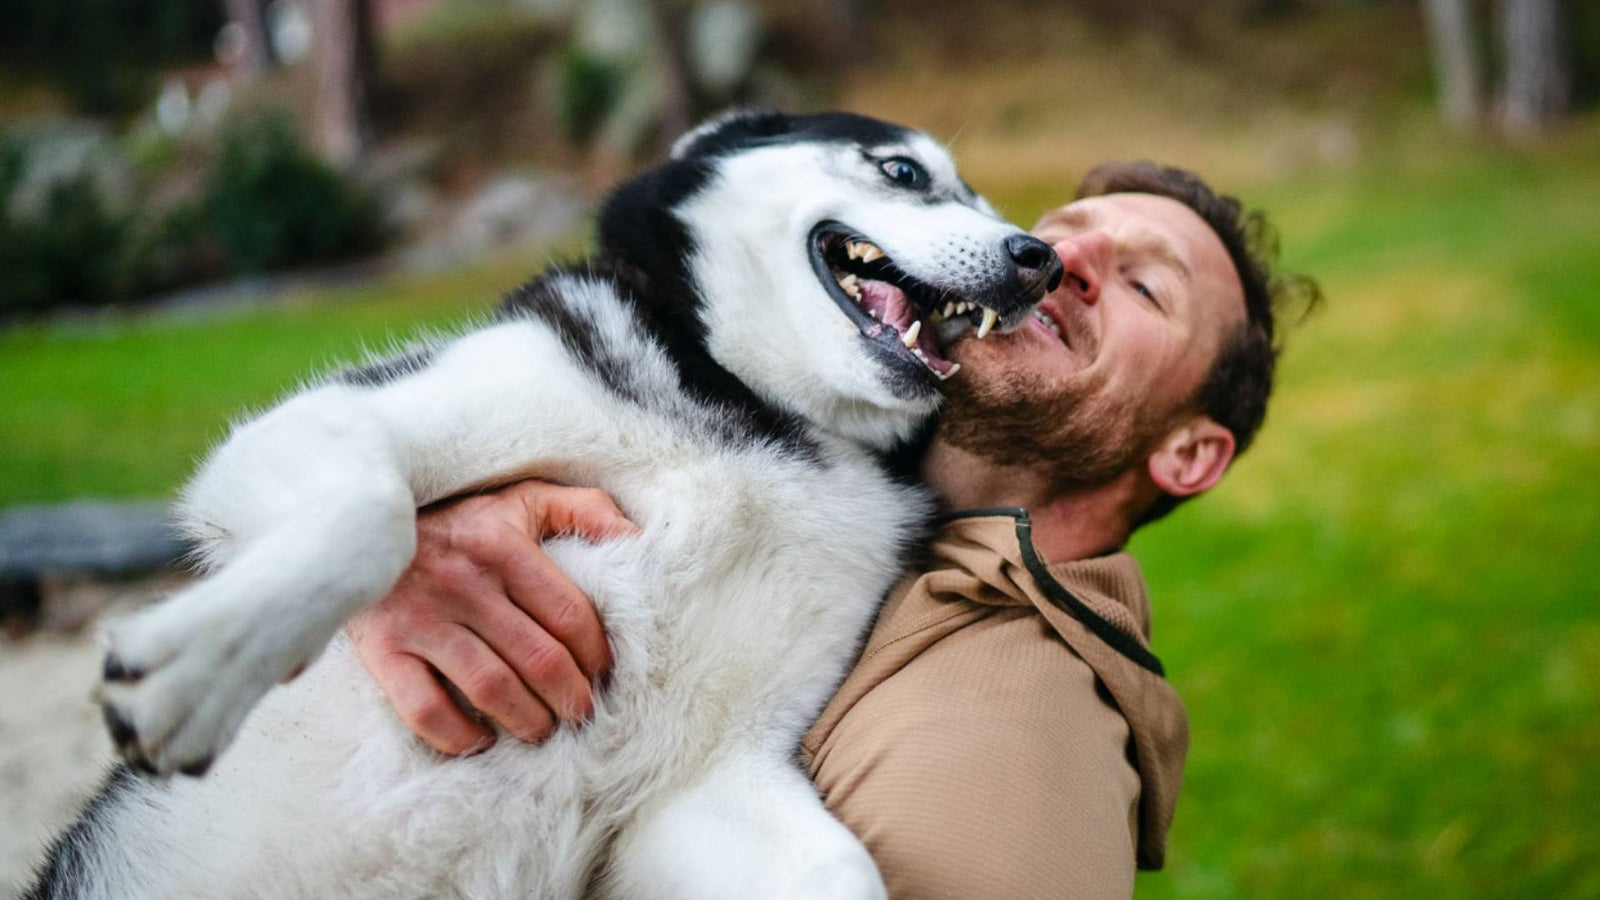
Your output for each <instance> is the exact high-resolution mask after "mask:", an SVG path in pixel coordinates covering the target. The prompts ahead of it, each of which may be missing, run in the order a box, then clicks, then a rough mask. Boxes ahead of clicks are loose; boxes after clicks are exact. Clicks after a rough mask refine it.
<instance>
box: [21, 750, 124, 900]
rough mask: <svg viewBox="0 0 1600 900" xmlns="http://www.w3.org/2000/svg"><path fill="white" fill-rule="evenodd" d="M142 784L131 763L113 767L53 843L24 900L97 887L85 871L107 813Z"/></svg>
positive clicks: (67, 897)
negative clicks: (76, 815)
mask: <svg viewBox="0 0 1600 900" xmlns="http://www.w3.org/2000/svg"><path fill="white" fill-rule="evenodd" d="M143 784H144V782H143V780H142V779H140V778H139V776H138V775H135V774H134V771H133V768H132V767H130V766H127V765H118V766H116V767H115V768H113V769H112V770H111V772H110V774H108V775H107V776H106V780H105V782H104V783H103V784H101V785H100V790H98V791H96V792H95V795H94V797H93V798H91V799H90V800H89V805H88V806H86V807H84V809H83V814H82V815H80V816H79V817H78V821H76V822H74V823H73V825H72V827H71V828H68V829H67V830H66V831H64V832H62V833H61V835H60V836H59V837H57V838H56V839H55V841H54V842H53V843H51V845H50V852H49V853H48V854H46V856H45V862H44V865H43V866H42V867H41V868H40V869H38V870H37V871H36V873H35V875H34V880H33V886H32V887H30V888H28V890H27V891H26V892H25V893H24V894H23V895H22V897H23V900H72V898H75V897H82V896H84V894H85V892H87V891H88V890H89V889H90V888H91V887H95V885H90V884H88V883H87V882H85V881H84V874H85V872H86V870H87V869H88V868H89V862H90V860H91V859H92V858H93V856H94V853H95V851H96V848H97V847H98V846H99V844H100V840H99V838H100V833H101V831H102V830H103V829H104V828H105V818H106V814H107V813H108V812H110V811H111V810H113V809H116V808H118V807H120V806H123V805H124V804H125V802H126V800H127V799H128V796H129V795H132V794H135V793H137V792H138V791H139V790H141V788H142V786H143Z"/></svg>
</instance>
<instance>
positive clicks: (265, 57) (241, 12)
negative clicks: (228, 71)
mask: <svg viewBox="0 0 1600 900" xmlns="http://www.w3.org/2000/svg"><path fill="white" fill-rule="evenodd" d="M228 18H229V19H232V20H233V22H234V24H236V25H238V26H239V30H240V32H241V33H242V34H243V35H244V52H243V54H242V56H241V59H240V63H241V67H242V68H243V69H244V72H245V74H246V75H249V76H251V77H256V76H259V75H264V74H266V73H267V71H268V70H270V69H271V68H272V67H273V66H275V65H277V64H278V56H277V54H276V53H275V52H273V49H272V33H271V31H270V30H269V29H268V27H267V0H228Z"/></svg>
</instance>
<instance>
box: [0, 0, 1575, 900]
mask: <svg viewBox="0 0 1600 900" xmlns="http://www.w3.org/2000/svg"><path fill="white" fill-rule="evenodd" d="M1597 100H1600V5H1596V4H1595V3H1594V2H1592V0H1422V2H1417V0H1222V2H1212V3H1203V2H1201V0H1061V2H1049V3H1047V2H1023V0H993V2H989V3H984V4H978V3H972V2H970V0H589V2H580V0H365V2H363V0H228V2H223V0H7V2H5V3H4V4H3V5H0V123H3V124H0V510H3V512H0V563H3V565H4V566H7V567H8V568H0V620H3V622H4V632H5V635H6V636H5V637H0V746H3V747H4V748H6V749H4V750H3V751H0V820H3V821H4V822H5V828H4V829H3V830H4V831H6V832H7V834H8V836H7V837H5V838H3V839H0V894H3V893H4V892H5V891H6V887H5V885H6V882H7V881H8V880H17V879H21V878H22V877H24V875H25V873H26V870H27V867H28V865H29V863H30V861H31V860H33V859H35V858H37V855H38V853H39V852H40V848H41V847H42V842H43V841H44V840H45V839H46V838H47V837H48V835H49V834H50V833H51V831H52V830H53V829H54V828H56V827H58V826H59V825H60V824H61V823H62V822H63V821H64V820H65V819H66V818H67V817H69V816H70V815H71V814H72V811H73V808H74V805H75V804H76V803H77V802H78V801H79V799H80V798H81V797H82V796H83V791H85V790H86V789H87V787H88V786H89V785H90V784H91V783H92V782H93V780H94V778H95V773H96V769H97V766H98V764H99V763H100V761H102V760H103V759H104V758H105V757H106V754H107V750H106V747H105V741H104V738H102V737H101V736H100V734H99V730H98V728H97V727H96V725H95V721H94V713H93V710H92V708H90V707H89V705H88V704H87V702H86V700H85V696H86V693H87V689H88V685H89V684H90V682H91V680H92V678H93V674H94V671H93V670H94V658H95V653H94V650H93V645H92V641H91V638H90V637H89V635H90V633H91V632H92V629H93V625H94V621H95V619H96V616H98V615H99V614H100V611H101V610H102V609H103V608H105V607H106V606H108V605H109V606H111V607H117V606H118V605H125V604H127V603H134V602H139V601H140V600H141V599H142V598H144V597H146V596H148V595H149V594H151V593H153V592H155V591H158V590H159V588H160V586H161V584H163V583H165V582H164V581H163V579H166V578H170V577H171V575H170V574H163V573H160V572H157V573H156V580H154V581H152V580H151V579H150V578H149V577H145V574H141V572H140V571H138V570H140V569H141V568H147V566H144V567H141V566H140V565H138V564H137V563H131V562H126V561H124V562H122V563H116V564H113V563H107V562H106V560H105V558H103V557H104V554H102V555H101V557H96V556H95V552H96V551H95V549H94V546H93V542H94V540H102V541H104V540H106V539H107V538H106V536H105V535H106V534H110V535H111V536H112V537H116V536H118V535H121V536H124V537H125V536H127V535H129V534H133V533H135V532H137V531H138V527H137V526H138V525H139V524H140V523H141V522H144V521H146V520H147V519H148V517H149V515H150V512H149V510H150V507H149V506H147V505H139V504H137V503H128V502H125V501H147V500H151V499H155V500H159V499H162V498H167V497H170V496H171V494H172V492H173V490H174V488H175V486H176V485H177V484H178V483H179V482H180V480H181V479H182V478H183V476H184V475H185V473H186V472H187V471H188V470H189V469H190V467H191V465H192V464H193V460H194V458H195V456H196V454H198V453H200V452H202V451H203V450H204V448H205V447H206V446H207V445H208V443H209V442H211V441H214V440H216V439H217V438H218V437H219V436H220V435H221V434H222V433H223V431H224V429H225V426H226V423H227V422H228V421H229V419H230V418H231V417H233V416H235V415H237V414H238V413H239V412H240V411H241V410H244V409H246V408H250V407H259V406H260V405H262V404H264V403H267V402H269V401H270V400H271V399H272V398H274V397H275V396H277V395H279V394H281V393H282V392H283V391H285V390H287V389H288V388H290V387H292V386H293V385H295V384H296V383H297V382H298V381H299V380H300V379H302V378H304V377H306V376H307V375H310V374H312V373H314V372H316V371H318V370H320V369H324V368H326V367H328V366H330V365H334V364H338V363H340V362H342V361H350V360H352V359H354V358H356V357H357V356H358V355H359V354H360V353H361V352H362V349H363V348H370V347H383V346H385V345H387V344H389V343H390V342H392V341H394V340H397V339H403V338H404V337H406V336H407V335H410V334H413V333H415V332H416V331H418V330H419V329H424V328H433V327H449V326H450V325H451V324H452V323H457V322H460V321H462V320H464V319H465V318H467V317H470V316H472V315H474V314H476V313H479V312H482V311H484V310H486V309H488V308H489V307H490V306H491V305H492V304H493V303H494V301H495V300H496V298H497V296H498V295H499V294H500V293H501V292H502V291H504V290H506V289H507V288H509V287H511V286H514V285H515V284H517V283H518V282H520V281H521V280H522V279H523V278H525V277H526V276H527V275H528V274H529V273H531V272H532V271H534V270H536V269H538V268H539V267H540V266H542V265H543V264H544V263H545V262H547V261H548V260H549V259H551V258H553V257H557V256H561V255H563V254H570V253H574V252H581V251H582V249H583V247H584V246H585V243H586V240H587V237H586V235H585V227H586V224H587V221H588V217H589V215H590V214H591V212H592V209H593V204H594V202H595V201H596V199H597V198H598V197H600V196H602V195H603V192H604V190H605V188H606V186H607V185H609V184H612V183H614V181H615V180H616V179H617V178H619V177H621V176H624V175H625V174H627V173H628V172H629V171H632V170H633V169H634V168H635V167H637V166H639V165H644V164H648V162H649V161H650V160H651V159H654V158H658V157H659V154H660V153H661V151H662V148H663V146H664V145H665V142H667V141H668V140H670V138H671V136H672V135H673V134H675V133H676V132H677V131H679V130H681V128H682V127H683V126H685V125H686V124H688V123H691V122H692V121H694V120H695V119H696V118H697V117H699V116H701V115H703V114H705V113H707V112H711V111H715V110H717V109H720V108H722V107H724V106H726V105H728V104H730V103H757V104H768V105H777V106H781V107H786V108H790V109H813V108H824V107H842V108H849V109H853V110H857V111H861V112H866V113H870V114H874V115H878V116H882V117H886V118H890V119H894V120H898V121H902V122H905V123H909V124H912V125H916V126H920V127H922V128H925V129H927V130H929V131H930V132H932V133H933V134H934V135H935V136H937V137H939V138H940V139H942V140H944V141H947V142H949V144H950V145H951V146H952V148H953V149H954V151H955V153H956V155H957V157H958V159H959V160H960V161H961V164H962V166H963V169H964V174H965V175H966V177H967V180H968V181H970V182H971V183H972V184H973V185H975V186H976V187H977V188H978V189H979V190H980V191H982V192H984V193H985V194H987V195H988V196H989V197H990V198H991V199H992V200H993V201H994V202H995V203H996V205H997V206H998V207H999V208H1000V209H1001V210H1002V211H1004V212H1005V213H1006V214H1007V215H1008V216H1009V217H1011V218H1013V219H1015V220H1016V221H1018V222H1020V223H1023V224H1024V225H1026V224H1028V223H1031V221H1032V220H1033V219H1034V217H1035V216H1037V215H1038V214H1039V213H1040V212H1041V211H1042V210H1044V209H1047V208H1049V207H1050V206H1053V205H1055V204H1057V203H1060V202H1063V201H1064V200H1065V199H1067V198H1068V197H1069V196H1070V195H1071V193H1072V189H1073V186H1074V184H1075V182H1076V179H1077V178H1078V177H1079V176H1080V175H1081V174H1082V172H1084V171H1085V170H1086V169H1087V168H1088V167H1089V166H1091V165H1093V164H1094V163H1096V162H1099V161H1101V160H1104V159H1107V158H1113V157H1143V158H1154V159H1157V160H1160V161H1164V162H1169V163H1175V164H1179V165H1183V166H1186V167H1191V168H1194V169H1197V170H1199V171H1200V172H1202V173H1204V174H1205V175H1206V176H1207V177H1208V178H1210V179H1211V180H1212V181H1213V182H1214V183H1215V184H1217V185H1218V186H1220V187H1222V188H1224V189H1226V190H1228V191H1229V192H1232V193H1235V194H1237V195H1239V196H1240V197H1242V198H1243V199H1244V200H1245V201H1246V202H1247V203H1249V204H1250V205H1253V206H1259V207H1261V208H1264V209H1266V210H1267V211H1269V213H1270V214H1271V215H1272V217H1273V219H1274V220H1275V221H1276V223H1277V224H1278V226H1279V228H1280V230H1281V233H1282V251H1283V260H1284V262H1285V264H1286V265H1287V266H1288V267H1289V268H1291V269H1293V270H1296V271H1300V272H1304V273H1306V274H1309V275H1311V276H1313V277H1315V278H1317V279H1319V280H1320V281H1321V283H1322V286H1323V289H1324V291H1325V293H1326V295H1327V303H1326V306H1325V308H1324V309H1323V310H1322V311H1321V312H1320V313H1319V314H1317V315H1315V316H1313V317H1311V318H1309V319H1308V320H1306V321H1305V322H1303V323H1302V324H1300V325H1299V326H1298V327H1295V328H1293V329H1291V330H1290V333H1289V336H1288V342H1287V343H1288V349H1287V354H1286V356H1285V358H1284V361H1283V365H1282V369H1281V373H1282V374H1281V382H1280V387H1279V390H1278V393H1277V396H1276V399H1275V401H1274V405H1273V408H1272V412H1271V414H1270V416H1269V419H1268V425H1267V427H1266V429H1265V430H1264V432H1263V433H1262V436H1261V438H1260V440H1259V442H1258V443H1257V445H1256V447H1255V448H1254V449H1253V450H1252V451H1251V452H1250V453H1249V454H1248V455H1247V456H1245V457H1244V458H1243V460H1242V461H1241V462H1240V464H1239V465H1238V466H1237V467H1236V469H1235V471H1234V472H1233V473H1232V474H1231V475H1230V477H1229V478H1228V479H1227V480H1226V481H1225V482H1224V484H1223V485H1222V487H1221V488H1220V489H1219V490H1217V491H1216V492H1215V493H1214V494H1213V495H1212V496H1209V497H1207V498H1205V499H1203V500H1201V501H1200V502H1198V503H1195V504H1191V505H1189V506H1187V507H1185V508H1184V509H1183V510H1182V511H1181V512H1180V513H1178V514H1177V515H1175V516H1173V517H1172V518H1171V519H1170V520H1169V521H1166V522H1163V523H1161V524H1159V525H1157V526H1155V527H1153V528H1151V529H1149V530H1148V532H1147V533H1143V534H1140V535H1139V536H1138V537H1137V538H1136V540H1135V541H1134V545H1133V549H1134V551H1135V552H1136V553H1137V555H1138V556H1139V557H1140V558H1141V559H1142V560H1143V562H1144V564H1145V566H1146V569H1147V573H1148V575H1149V578H1150V581H1151V584H1152V589H1153V592H1154V596H1155V602H1156V607H1155V622H1156V628H1155V645H1156V649H1157V651H1158V652H1159V653H1160V654H1161V655H1162V656H1163V658H1164V660H1165V661H1166V663H1167V665H1168V668H1169V671H1170V673H1171V678H1172V680H1173V682H1174V683H1175V684H1176V686H1177V688H1178V689H1179V691H1180V692H1181V693H1182V695H1183V696H1184V697H1185V699H1186V700H1187V702H1188V704H1189V708H1190V711H1191V715H1192V719H1193V726H1194V735H1193V749H1192V754H1191V757H1190V761H1189V767H1188V771H1187V776H1186V781H1185V785H1184V790H1183V795H1182V801H1181V803H1180V806H1179V812H1178V818H1177V824H1176V827H1175V830H1174V832H1173V834H1172V849H1171V857H1170V862H1169V864H1168V866H1167V868H1166V870H1165V871H1163V872H1159V873H1152V874H1146V875H1142V876H1141V878H1140V880H1139V884H1138V890H1139V894H1140V895H1141V896H1144V897H1152V898H1157V897H1191V898H1213V897H1217V898H1221V897H1239V896H1246V897H1301V896H1318V897H1320V896H1338V897H1574V898H1576V897H1600V611H1597V608H1596V601H1597V599H1600V560H1597V557H1600V486H1597V479H1600V287H1597V285H1600V112H1597V110H1596V101H1597ZM85 499H93V500H96V501H109V502H107V503H104V504H101V505H96V506H93V507H86V506H84V505H83V504H81V503H76V504H75V505H71V506H66V507H63V506H61V505H60V504H64V503H68V502H69V501H82V500H85ZM84 510H88V511H89V512H88V515H89V518H90V519H91V520H92V522H93V523H98V524H92V525H85V526H82V528H83V530H82V532H81V534H80V533H77V532H73V531H72V530H71V529H72V528H74V527H77V526H75V525H74V524H73V523H75V522H78V521H80V520H79V519H78V518H74V517H75V516H81V515H84V514H85V513H84ZM141 516H143V517H145V518H143V519H141V518H140V517H141ZM96 517H98V518H96ZM41 521H43V522H45V523H46V524H45V525H44V526H41V525H39V522H41ZM108 522H109V523H110V524H109V525H107V523H108ZM63 528H64V529H67V532H66V537H65V539H64V540H65V543H66V545H67V547H66V551H65V555H62V554H61V553H57V555H56V556H49V554H48V553H47V554H45V555H44V556H40V555H39V553H37V552H35V553H34V555H33V556H29V552H30V551H29V550H28V547H29V546H32V545H29V544H28V541H29V540H36V539H38V535H39V534H46V536H47V537H49V536H51V535H53V537H51V538H50V539H51V540H56V541H57V542H58V543H60V542H61V541H62V540H63V538H62V529H63ZM41 529H42V530H41ZM52 529H53V530H52ZM96 529H99V532H100V537H99V538H95V537H94V534H93V533H94V532H96ZM19 534H20V535H22V536H21V537H18V535H19ZM29 535H32V536H33V537H32V538H29ZM8 540H9V541H10V542H11V543H10V544H7V541H8ZM19 548H20V549H19ZM37 549H38V548H37V547H34V550H35V551H36V550H37ZM56 549H57V550H59V549H60V548H56ZM74 552H76V553H78V554H79V556H81V557H83V558H84V561H82V562H81V563H73V562H71V559H72V558H73V553H74ZM108 552H109V551H108ZM6 553H10V556H9V557H7V556H5V555H4V554H6ZM111 555H113V556H114V555H115V554H114V553H113V554H111ZM45 557H48V558H45ZM136 557H138V553H137V552H134V553H133V554H132V556H129V557H127V558H128V559H133V558H136ZM63 560H66V561H63Z"/></svg>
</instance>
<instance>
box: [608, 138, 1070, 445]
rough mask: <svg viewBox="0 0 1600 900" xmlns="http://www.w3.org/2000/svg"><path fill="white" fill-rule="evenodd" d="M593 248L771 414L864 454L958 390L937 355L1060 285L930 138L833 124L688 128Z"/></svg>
mask: <svg viewBox="0 0 1600 900" xmlns="http://www.w3.org/2000/svg"><path fill="white" fill-rule="evenodd" d="M600 240H601V245H602V247H601V249H602V251H603V252H605V253H607V254H609V255H614V256H618V257H621V258H622V259H624V260H627V261H629V262H632V263H634V264H635V265H638V266H640V267H641V268H642V269H644V270H645V272H646V273H647V274H648V275H649V276H650V277H651V278H652V279H653V281H655V283H656V284H657V285H658V287H660V288H667V289H668V292H669V293H672V294H675V295H677V296H679V297H681V298H682V302H683V303H684V304H685V305H687V306H688V307H689V309H687V310H685V313H687V314H689V315H691V316H692V317H693V319H694V323H693V326H692V327H693V330H694V332H695V336H696V338H697V339H698V340H699V341H700V342H702V343H703V345H704V347H705V348H706V350H707V351H708V352H709V354H710V355H711V357H712V358H713V359H714V360H715V361H716V362H717V363H718V364H720V365H721V366H722V367H724V368H726V369H727V370H728V371H730V372H731V373H733V374H734V375H735V376H736V377H738V378H739V379H740V380H741V381H743V382H744V383H745V384H747V385H749V386H750V388H751V389H752V390H754V391H755V392H756V393H757V394H758V395H760V396H761V397H762V398H763V399H764V400H766V401H767V402H768V403H771V404H773V405H775V406H777V407H779V408H781V409H784V410H786V411H789V412H793V413H796V414H798V415H801V416H803V417H805V418H806V419H808V420H810V421H811V422H813V423H815V424H817V425H818V426H820V427H822V428H825V429H828V430H830V431H834V432H836V433H839V434H842V435H845V436H848V437H851V438H853V439H856V440H861V441H865V442H867V443H869V444H872V445H875V446H887V445H889V444H891V443H893V442H895V441H897V440H900V439H903V438H904V437H906V436H907V435H908V434H909V433H910V432H911V431H912V429H914V428H915V427H916V426H917V424H919V423H920V422H921V421H922V420H923V419H924V418H925V417H926V416H927V415H929V414H931V413H932V412H933V410H934V408H935V405H936V403H937V398H938V391H939V385H940V383H941V382H942V381H944V380H946V379H948V378H959V377H961V376H960V372H959V367H958V366H956V365H955V364H954V363H952V362H950V361H949V360H948V359H946V358H945V356H944V347H945V346H946V345H948V343H949V342H950V341H952V340H954V339H955V338H957V337H958V336H960V335H961V334H962V333H963V332H965V331H967V330H972V329H975V330H976V331H977V332H978V333H979V335H983V334H986V333H987V332H988V331H989V330H990V329H991V328H996V327H998V328H1002V329H1003V328H1009V327H1013V326H1015V325H1017V324H1019V323H1020V322H1021V321H1022V320H1023V318H1024V317H1025V316H1026V315H1027V313H1028V310H1029V309H1030V308H1031V307H1032V305H1033V304H1034V303H1035V302H1037V301H1038V300H1039V298H1040V297H1041V296H1043V295H1044V293H1045V292H1046V291H1048V290H1051V289H1053V288H1054V287H1055V285H1056V283H1057V282H1058V281H1059V280H1060V277H1061V264H1060V261H1059V260H1057V258H1056V255H1055V253H1054V252H1053V251H1052V250H1051V248H1050V247H1049V246H1048V245H1046V244H1044V243H1043V242H1042V241H1039V240H1037V239H1035V238H1032V237H1030V236H1029V235H1028V234H1026V233H1025V232H1023V231H1022V230H1021V229H1019V228H1017V227H1016V226H1014V225H1011V224H1008V223H1006V222H1004V221H1002V220H1001V219H1000V218H999V217H998V216H996V215H995V213H994V210H993V209H991V208H990V207H989V205H988V204H987V203H985V202H984V201H983V199H982V198H980V197H978V196H977V195H976V194H974V193H973V192H972V190H971V189H970V188H968V187H967V186H966V184H965V183H963V182H962V181H961V179H960V178H959V177H957V175H956V171H955V166H954V164H953V163H952V162H951V160H950V157H949V154H947V153H946V152H945V150H944V149H943V148H942V147H941V146H940V145H939V144H938V143H936V142H935V141H934V140H933V139H932V138H930V137H928V136H927V135H926V134H923V133H922V132H919V131H913V130H910V129H907V128H902V127H900V126H897V125H891V124H889V123H886V122H881V121H878V120H876V119H869V118H866V117H863V116H856V115H850V114H844V113H827V114H821V115H809V116H788V115H782V114H776V113H760V114H752V113H739V114H733V115H729V116H724V117H722V118H719V119H715V120H713V121H711V122H708V123H706V124H705V125H702V126H701V127H699V128H697V129H696V130H694V131H692V132H690V133H689V134H687V135H685V136H684V137H683V138H682V139H680V140H679V141H678V143H677V145H676V146H675V147H674V148H673V152H672V159H671V160H670V161H669V162H668V163H667V164H666V165H664V166H662V167H661V168H659V169H656V170H654V171H653V172H650V173H647V174H645V175H643V176H641V177H640V178H638V179H636V180H635V181H633V182H631V183H630V184H628V185H625V186H624V187H623V188H622V189H620V190H619V191H618V192H617V193H616V194H615V195H613V197H612V199H611V201H610V202H609V203H608V204H607V206H606V209H605V211H604V212H603V213H602V216H601V223H600ZM662 279H665V280H666V281H667V282H668V283H667V284H662V283H661V281H662Z"/></svg>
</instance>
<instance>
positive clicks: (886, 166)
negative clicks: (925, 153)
mask: <svg viewBox="0 0 1600 900" xmlns="http://www.w3.org/2000/svg"><path fill="white" fill-rule="evenodd" d="M878 165H879V167H881V168H882V169H883V174H885V175H887V176H889V180H890V181H892V182H894V183H895V184H898V185H900V186H901V187H908V188H919V187H922V186H923V185H925V184H927V183H928V173H927V172H925V171H923V169H922V166H919V165H917V164H916V162H914V161H912V160H909V159H906V158H905V157H904V156H891V157H889V158H888V159H886V160H884V161H883V162H881V163H879V164H878Z"/></svg>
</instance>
